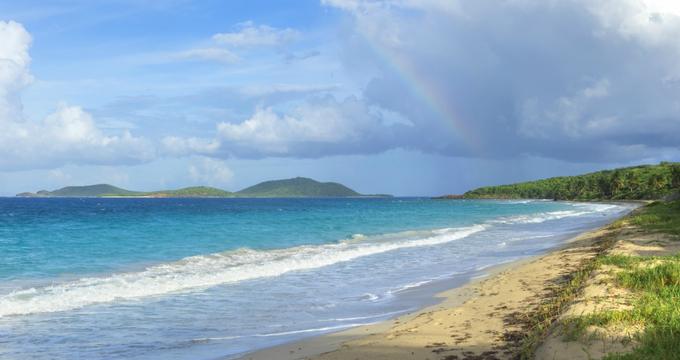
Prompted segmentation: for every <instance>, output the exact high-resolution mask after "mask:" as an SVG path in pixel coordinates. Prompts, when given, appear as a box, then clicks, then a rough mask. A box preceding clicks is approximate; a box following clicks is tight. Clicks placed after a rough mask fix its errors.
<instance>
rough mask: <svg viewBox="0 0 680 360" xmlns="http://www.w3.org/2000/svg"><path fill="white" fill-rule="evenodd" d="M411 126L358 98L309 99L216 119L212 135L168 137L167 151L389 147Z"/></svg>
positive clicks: (289, 153) (254, 153)
mask: <svg viewBox="0 0 680 360" xmlns="http://www.w3.org/2000/svg"><path fill="white" fill-rule="evenodd" d="M405 131H408V124H404V123H400V122H395V121H390V119H387V118H386V116H385V114H383V113H381V112H380V111H379V109H371V108H369V107H367V106H366V104H365V103H364V102H362V101H360V100H358V99H356V98H355V97H349V98H347V99H345V100H343V101H337V100H336V99H335V98H333V97H330V96H328V97H324V98H316V99H311V100H309V101H307V102H304V103H302V104H300V105H298V106H296V107H295V108H293V109H291V110H290V111H288V112H286V113H279V112H276V111H274V110H273V109H272V108H258V109H256V111H255V112H254V114H253V115H252V116H251V117H250V118H248V119H246V120H244V121H241V122H235V123H230V122H221V123H219V124H217V135H216V137H215V138H214V139H201V138H178V137H167V138H165V139H164V141H163V143H164V145H165V148H166V151H167V152H168V153H172V154H176V155H180V154H191V153H197V154H203V155H211V156H236V157H241V158H262V157H268V156H272V157H302V158H317V157H323V156H329V155H340V154H366V153H375V152H380V151H384V150H387V149H389V148H391V147H392V146H394V141H395V139H398V138H400V136H401V134H402V133H404V132H405Z"/></svg>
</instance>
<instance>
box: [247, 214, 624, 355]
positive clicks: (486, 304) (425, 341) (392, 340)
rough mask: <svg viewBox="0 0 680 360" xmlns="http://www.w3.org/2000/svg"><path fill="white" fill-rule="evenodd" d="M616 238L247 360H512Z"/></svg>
mask: <svg viewBox="0 0 680 360" xmlns="http://www.w3.org/2000/svg"><path fill="white" fill-rule="evenodd" d="M615 231H616V230H613V229H611V228H608V227H606V226H605V227H602V228H600V229H597V230H594V231H589V232H586V233H583V234H581V235H579V236H577V237H575V238H572V239H570V240H569V241H567V242H566V243H565V245H563V246H562V247H560V248H558V249H555V250H553V251H551V252H549V253H547V254H545V255H541V256H538V257H533V258H529V259H525V260H522V261H518V262H515V263H512V264H509V265H503V266H499V267H496V268H494V269H491V270H490V271H489V276H487V277H485V278H482V279H478V280H475V281H472V282H470V283H468V284H467V285H464V286H463V287H460V288H456V289H452V290H449V291H445V292H443V293H441V294H439V295H438V297H441V298H442V299H443V300H442V301H441V302H440V303H439V304H437V305H434V306H431V307H427V308H425V309H422V310H420V311H416V312H413V313H410V314H407V315H404V316H401V317H399V318H397V319H393V320H390V321H386V322H382V323H379V324H375V325H368V326H362V327H358V328H353V329H351V330H348V331H343V332H339V333H334V334H329V335H324V336H319V337H315V338H311V339H308V340H304V341H300V342H295V343H290V344H286V345H282V346H277V347H273V348H269V349H265V350H262V351H258V352H255V353H251V354H247V355H245V356H243V357H242V359H248V360H264V359H328V360H330V359H337V360H346V359H347V360H349V359H450V360H451V359H508V358H513V357H514V356H516V354H517V353H518V351H519V350H520V349H519V347H520V346H521V344H520V340H521V338H522V336H523V334H525V333H526V329H527V327H528V324H527V321H528V319H530V317H531V315H532V314H533V313H534V312H535V311H536V309H537V308H538V306H539V305H540V304H542V303H545V302H546V301H548V300H549V299H550V297H551V296H556V295H555V293H556V289H557V288H559V286H560V284H562V283H564V282H565V281H567V280H568V279H569V275H570V274H571V273H572V272H574V271H576V270H577V269H579V267H580V266H581V265H582V263H583V262H584V261H586V260H588V259H591V258H593V257H594V256H596V255H597V254H598V252H600V251H602V249H603V244H605V243H606V242H607V240H611V237H612V236H614V235H615V234H614V233H613V232H615Z"/></svg>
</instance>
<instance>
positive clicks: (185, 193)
mask: <svg viewBox="0 0 680 360" xmlns="http://www.w3.org/2000/svg"><path fill="white" fill-rule="evenodd" d="M144 195H145V196H159V197H163V196H164V197H233V196H234V193H232V192H229V191H226V190H222V189H217V188H214V187H210V186H192V187H186V188H182V189H178V190H163V191H154V192H150V193H144Z"/></svg>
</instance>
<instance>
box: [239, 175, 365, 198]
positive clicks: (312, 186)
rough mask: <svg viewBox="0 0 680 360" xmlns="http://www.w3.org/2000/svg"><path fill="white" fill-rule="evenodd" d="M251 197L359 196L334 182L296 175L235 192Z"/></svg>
mask: <svg viewBox="0 0 680 360" xmlns="http://www.w3.org/2000/svg"><path fill="white" fill-rule="evenodd" d="M236 194H237V195H240V196H246V197H248V196H252V197H326V196H327V197H343V196H361V194H359V193H358V192H356V191H354V190H352V189H350V188H348V187H346V186H344V185H342V184H338V183H334V182H326V183H322V182H318V181H316V180H312V179H309V178H303V177H296V178H293V179H286V180H273V181H265V182H263V183H259V184H257V185H255V186H251V187H249V188H246V189H243V190H241V191H239V192H237V193H236Z"/></svg>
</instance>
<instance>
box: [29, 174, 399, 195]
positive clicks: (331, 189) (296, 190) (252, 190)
mask: <svg viewBox="0 0 680 360" xmlns="http://www.w3.org/2000/svg"><path fill="white" fill-rule="evenodd" d="M17 196H20V197H347V196H364V195H361V194H359V193H358V192H356V191H354V190H352V189H350V188H348V187H346V186H344V185H342V184H338V183H334V182H326V183H322V182H318V181H316V180H312V179H308V178H301V177H297V178H294V179H287V180H273V181H265V182H263V183H259V184H257V185H255V186H251V187H249V188H246V189H243V190H241V191H239V192H235V193H233V192H229V191H226V190H222V189H217V188H214V187H209V186H194V187H187V188H183V189H178V190H161V191H150V192H142V191H130V190H125V189H121V188H118V187H115V186H113V185H108V184H99V185H88V186H68V187H65V188H62V189H59V190H55V191H46V190H41V191H38V192H37V193H29V192H24V193H20V194H17ZM366 196H369V195H366ZM370 196H389V195H370Z"/></svg>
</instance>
